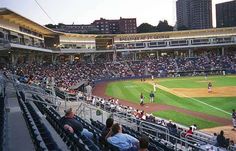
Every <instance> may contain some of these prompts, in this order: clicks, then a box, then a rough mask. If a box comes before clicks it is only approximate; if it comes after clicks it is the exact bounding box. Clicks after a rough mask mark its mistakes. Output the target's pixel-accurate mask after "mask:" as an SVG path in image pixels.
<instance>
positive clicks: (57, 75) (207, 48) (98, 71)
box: [0, 8, 236, 151]
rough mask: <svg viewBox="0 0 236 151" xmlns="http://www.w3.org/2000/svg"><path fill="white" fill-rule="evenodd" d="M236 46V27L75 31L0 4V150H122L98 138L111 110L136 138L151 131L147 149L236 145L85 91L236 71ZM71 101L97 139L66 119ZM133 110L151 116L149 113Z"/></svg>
mask: <svg viewBox="0 0 236 151" xmlns="http://www.w3.org/2000/svg"><path fill="white" fill-rule="evenodd" d="M235 50H236V27H231V28H219V29H218V28H213V29H204V30H187V31H173V32H163V33H162V32H161V33H144V34H122V35H90V34H84V35H83V34H69V33H63V32H57V31H53V30H51V29H48V28H46V27H44V26H41V25H39V24H37V23H35V22H33V21H31V20H30V19H28V18H25V17H24V16H21V15H20V14H17V13H15V12H13V11H11V10H9V9H7V8H1V9H0V69H1V74H0V94H1V95H0V116H1V118H0V143H1V145H0V146H1V149H0V150H10V151H15V150H24V151H28V150H29V151H31V150H40V151H41V150H63V151H64V150H65V151H66V150H72V151H80V150H82V151H89V150H91V151H100V150H110V151H113V150H121V149H120V148H119V147H120V146H115V145H112V144H111V143H108V144H107V145H104V144H102V143H101V142H100V141H99V138H100V137H101V136H102V132H103V128H104V127H105V121H106V119H107V118H109V117H112V118H113V119H114V120H115V122H117V123H119V124H121V125H122V128H123V133H126V134H129V135H130V136H132V137H134V138H136V139H139V138H141V137H142V136H143V135H146V136H148V137H149V146H148V150H149V151H182V150H183V151H184V150H192V151H201V150H220V151H221V150H222V151H224V150H232V151H234V150H236V147H235V144H234V143H230V144H229V142H228V143H225V144H224V145H225V146H219V145H218V144H217V143H216V138H215V136H213V134H212V133H206V132H202V131H199V130H196V131H194V132H193V133H192V134H191V135H189V136H187V135H186V133H188V127H186V126H183V125H181V124H178V123H174V124H172V123H170V122H169V121H168V120H166V119H162V118H160V117H155V116H153V115H149V114H147V115H145V114H144V113H143V112H141V113H140V112H136V111H137V109H136V108H135V107H134V106H127V105H124V104H119V102H118V101H116V100H115V99H113V98H112V99H111V98H110V99H108V98H103V97H102V96H92V97H91V98H89V96H86V94H83V93H84V89H86V85H88V84H91V85H93V86H96V85H97V84H101V82H104V81H105V82H107V81H116V80H127V79H140V78H150V77H151V76H155V77H158V78H166V77H182V76H202V75H204V76H205V75H222V74H224V75H225V74H226V75H233V74H235V73H236V51H235ZM138 95H139V94H138ZM70 107H72V108H73V110H74V111H75V112H76V116H75V117H74V119H75V122H78V123H81V125H82V127H83V128H84V129H86V130H88V131H89V132H91V133H92V136H93V138H92V139H90V138H88V137H86V136H84V135H82V134H77V133H76V134H75V133H73V132H74V131H73V132H72V131H71V130H70V129H67V128H65V125H64V124H62V122H61V118H62V117H63V116H64V111H67V110H68V109H69V108H70ZM134 113H135V115H137V114H142V115H145V117H146V116H147V117H146V119H145V120H143V119H142V118H137V116H134ZM227 122H228V121H226V123H227ZM72 129H73V128H72ZM22 138H24V139H22ZM132 149H133V150H138V149H137V148H135V149H134V148H132ZM127 150H131V149H127Z"/></svg>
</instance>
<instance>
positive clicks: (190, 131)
mask: <svg viewBox="0 0 236 151" xmlns="http://www.w3.org/2000/svg"><path fill="white" fill-rule="evenodd" d="M192 135H193V130H192V127H189V130H188V131H187V132H186V134H185V137H187V136H192Z"/></svg>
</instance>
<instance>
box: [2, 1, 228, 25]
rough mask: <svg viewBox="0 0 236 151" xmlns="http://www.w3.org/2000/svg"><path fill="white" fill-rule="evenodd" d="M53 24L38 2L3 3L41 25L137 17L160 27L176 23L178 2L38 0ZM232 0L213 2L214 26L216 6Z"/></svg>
mask: <svg viewBox="0 0 236 151" xmlns="http://www.w3.org/2000/svg"><path fill="white" fill-rule="evenodd" d="M37 1H38V3H39V4H40V5H41V6H42V8H43V9H44V10H45V11H46V12H47V14H48V15H49V16H50V17H51V18H52V20H53V22H52V21H51V20H50V19H49V18H48V17H47V16H46V15H45V14H44V13H43V11H42V10H41V9H40V8H39V6H38V5H37V3H36V2H35V0H0V7H6V8H9V9H11V10H12V11H14V12H17V13H19V14H20V15H22V16H24V17H26V18H29V19H31V20H33V21H35V22H37V23H39V24H41V25H45V24H48V23H53V24H57V23H65V24H73V23H74V24H90V23H92V22H93V21H94V20H96V19H100V18H101V17H102V18H106V19H119V18H120V17H123V18H129V17H132V18H137V24H138V25H140V24H141V23H150V24H152V25H157V24H158V22H159V21H160V20H167V21H168V22H169V24H170V25H175V23H176V0H37ZM226 1H231V0H212V6H213V25H214V26H215V4H217V3H221V2H226Z"/></svg>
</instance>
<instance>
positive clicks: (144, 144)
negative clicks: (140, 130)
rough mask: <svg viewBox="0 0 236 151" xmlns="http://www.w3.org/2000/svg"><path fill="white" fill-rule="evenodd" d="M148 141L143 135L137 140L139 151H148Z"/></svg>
mask: <svg viewBox="0 0 236 151" xmlns="http://www.w3.org/2000/svg"><path fill="white" fill-rule="evenodd" d="M148 145H149V139H148V137H147V136H145V135H143V136H141V138H140V139H139V151H148Z"/></svg>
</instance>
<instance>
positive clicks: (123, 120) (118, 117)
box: [77, 102, 203, 151]
mask: <svg viewBox="0 0 236 151" xmlns="http://www.w3.org/2000/svg"><path fill="white" fill-rule="evenodd" d="M97 110H100V111H101V115H100V116H101V120H99V119H97V120H98V121H100V122H101V123H105V121H104V120H106V119H107V118H108V117H113V119H114V121H116V122H118V123H119V124H121V125H125V126H127V127H130V128H131V129H133V130H138V132H140V133H147V132H151V133H148V135H149V136H150V137H153V138H154V139H155V140H160V141H165V142H167V143H169V145H170V146H172V148H173V149H174V150H179V149H183V148H184V149H187V148H194V149H197V150H199V151H201V150H203V149H201V148H200V147H199V146H197V145H195V144H193V143H191V142H189V141H187V140H183V139H181V138H177V137H176V136H173V135H171V134H169V130H168V128H166V127H164V126H160V125H157V124H154V123H149V122H146V121H142V120H139V119H136V118H133V117H130V116H126V115H124V113H123V112H114V113H113V112H109V111H104V110H101V109H98V108H96V107H94V106H91V105H90V104H87V103H85V102H81V105H80V106H79V108H78V109H77V115H78V116H80V117H81V118H83V119H84V120H86V121H89V120H88V119H90V118H93V120H94V115H95V114H96V113H94V112H96V111H97ZM105 116H106V117H107V118H106V119H104V117H105ZM160 129H162V130H160ZM154 134H155V135H154ZM159 136H165V137H164V138H162V139H160V138H159Z"/></svg>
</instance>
